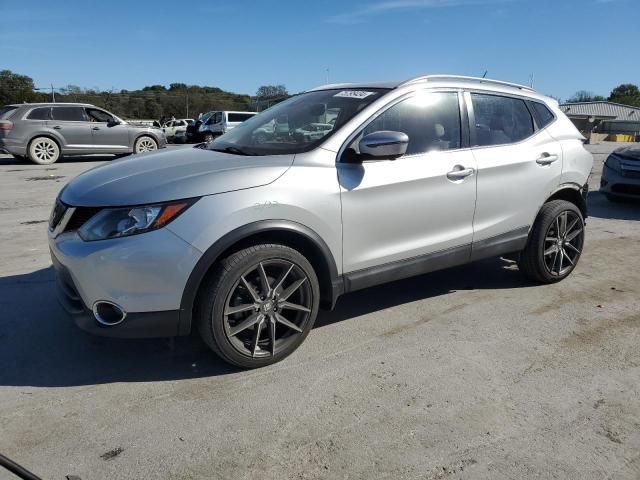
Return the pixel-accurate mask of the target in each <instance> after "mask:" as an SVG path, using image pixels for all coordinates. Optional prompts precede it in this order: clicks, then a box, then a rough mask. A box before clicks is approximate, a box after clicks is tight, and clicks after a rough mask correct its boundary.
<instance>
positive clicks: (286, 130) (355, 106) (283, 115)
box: [206, 88, 388, 155]
mask: <svg viewBox="0 0 640 480" xmlns="http://www.w3.org/2000/svg"><path fill="white" fill-rule="evenodd" d="M386 92H388V90H387V89H381V88H363V89H355V88H346V89H333V90H319V91H315V92H307V93H303V94H300V95H296V96H294V97H292V98H289V99H288V100H285V101H284V102H281V103H278V104H277V105H275V106H273V107H271V108H269V109H267V110H265V111H264V112H262V113H259V114H258V115H255V116H254V117H252V118H250V119H248V120H246V121H245V122H243V123H241V124H240V125H238V126H237V127H235V128H234V129H232V130H230V131H228V132H227V133H225V134H224V135H222V136H221V137H218V138H217V139H216V140H214V141H213V142H211V143H209V144H207V146H206V148H208V149H211V150H216V151H224V152H228V153H234V154H238V155H281V154H291V153H300V152H306V151H309V150H311V149H313V148H315V147H316V146H317V145H319V144H320V143H321V142H323V141H324V140H325V139H326V138H328V137H329V136H330V135H332V134H333V133H335V132H336V131H338V130H339V129H340V127H341V126H342V125H344V124H345V123H346V122H348V121H349V120H350V119H351V118H353V117H354V115H356V114H357V113H358V112H360V111H361V110H362V109H363V108H365V107H366V106H367V105H370V104H371V103H372V102H373V101H374V100H377V99H378V98H380V97H381V96H382V95H384V94H385V93H386Z"/></svg>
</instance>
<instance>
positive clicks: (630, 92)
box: [609, 83, 640, 107]
mask: <svg viewBox="0 0 640 480" xmlns="http://www.w3.org/2000/svg"><path fill="white" fill-rule="evenodd" d="M609 101H610V102H616V103H623V104H625V105H634V106H637V107H640V89H639V88H638V86H637V85H634V84H632V83H623V84H622V85H618V86H617V87H616V88H614V89H613V90H612V91H611V95H610V96H609Z"/></svg>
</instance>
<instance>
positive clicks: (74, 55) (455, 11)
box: [0, 0, 640, 99]
mask: <svg viewBox="0 0 640 480" xmlns="http://www.w3.org/2000/svg"><path fill="white" fill-rule="evenodd" d="M639 17H640V1H638V0H538V1H536V0H370V1H359V0H353V1H352V0H315V1H313V0H311V1H310V0H299V1H291V0H277V1H276V0H270V1H257V0H254V1H250V0H233V1H216V0H211V1H206V0H192V1H189V2H183V1H179V0H178V1H165V0H154V1H143V0H136V1H133V0H130V1H124V0H110V1H91V0H84V1H75V0H64V1H61V2H52V1H50V0H48V1H38V0H30V1H28V2H26V1H23V2H16V1H15V0H0V18H2V28H1V29H0V69H5V68H8V69H10V70H13V71H15V72H19V73H22V74H26V75H29V76H31V77H32V78H34V80H35V82H36V85H37V86H48V85H49V84H51V83H53V85H54V86H56V87H58V86H65V85H68V84H74V85H79V86H82V87H88V88H89V87H90V88H100V89H111V88H115V89H116V90H119V89H123V88H126V89H135V88H141V87H143V86H145V85H152V84H165V85H168V84H169V83H171V82H184V83H188V84H200V85H211V86H218V87H220V88H223V89H225V90H231V91H234V92H239V93H249V94H253V93H254V92H255V90H256V89H257V87H258V86H260V85H264V84H280V83H282V84H285V85H286V86H287V87H288V89H289V91H291V92H296V91H300V90H303V89H306V88H310V87H313V86H317V85H319V84H323V83H326V77H327V68H328V69H329V78H330V81H331V82H342V81H368V80H395V79H405V78H408V77H411V76H414V75H420V74H425V73H450V74H461V75H476V76H477V75H482V74H483V72H484V71H485V70H488V72H489V73H488V77H491V78H497V79H501V80H508V81H514V82H519V83H528V82H529V77H530V75H531V74H534V86H535V88H536V89H538V90H540V91H541V92H543V93H547V94H552V95H554V96H557V97H561V98H563V99H566V98H567V97H569V96H570V95H571V94H573V93H574V92H575V91H576V90H579V89H585V90H590V91H593V92H595V93H599V94H602V95H608V93H609V92H610V91H611V89H612V88H613V87H615V86H616V85H618V84H620V83H623V82H631V83H636V84H637V83H640V61H638V36H639V34H640V24H639V23H638V18H639Z"/></svg>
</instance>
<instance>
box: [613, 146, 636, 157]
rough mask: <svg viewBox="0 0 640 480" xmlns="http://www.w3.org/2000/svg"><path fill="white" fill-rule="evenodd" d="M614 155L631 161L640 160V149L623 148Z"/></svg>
mask: <svg viewBox="0 0 640 480" xmlns="http://www.w3.org/2000/svg"><path fill="white" fill-rule="evenodd" d="M614 153H615V154H616V155H619V156H621V157H625V158H629V159H631V160H640V147H622V148H618V149H617V150H616V151H615V152H614Z"/></svg>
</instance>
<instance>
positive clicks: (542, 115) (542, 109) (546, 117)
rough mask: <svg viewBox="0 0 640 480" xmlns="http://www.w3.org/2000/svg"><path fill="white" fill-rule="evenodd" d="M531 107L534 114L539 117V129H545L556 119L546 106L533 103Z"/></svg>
mask: <svg viewBox="0 0 640 480" xmlns="http://www.w3.org/2000/svg"><path fill="white" fill-rule="evenodd" d="M531 106H532V107H533V112H534V113H535V115H536V116H537V117H538V118H537V119H536V120H537V121H538V127H540V128H544V127H546V126H547V125H549V124H550V123H551V122H553V120H554V119H555V117H554V116H553V113H551V110H549V109H548V108H547V106H546V105H544V104H542V103H538V102H531Z"/></svg>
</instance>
